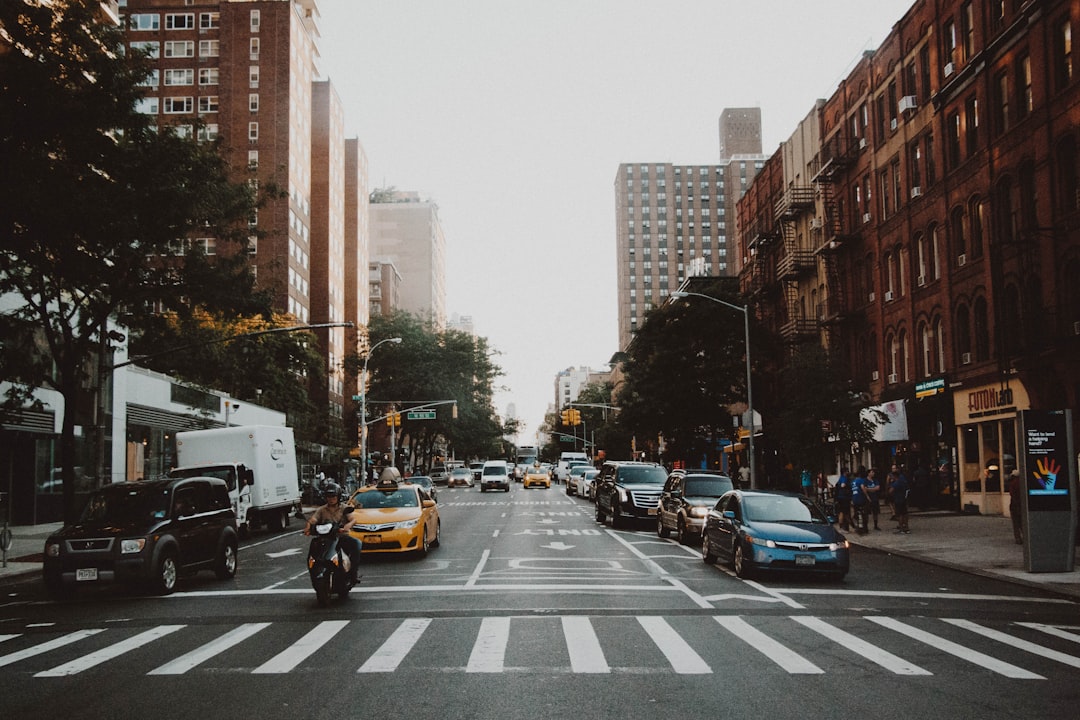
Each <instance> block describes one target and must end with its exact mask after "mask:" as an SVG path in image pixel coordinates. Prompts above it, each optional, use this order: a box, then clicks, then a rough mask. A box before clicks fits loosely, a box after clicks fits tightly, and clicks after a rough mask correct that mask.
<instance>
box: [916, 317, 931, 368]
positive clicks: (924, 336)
mask: <svg viewBox="0 0 1080 720" xmlns="http://www.w3.org/2000/svg"><path fill="white" fill-rule="evenodd" d="M919 374H920V375H921V376H922V377H924V378H927V377H930V376H931V375H933V374H934V338H933V336H932V335H931V334H930V326H929V325H928V324H927V323H926V322H925V321H924V322H920V323H919Z"/></svg>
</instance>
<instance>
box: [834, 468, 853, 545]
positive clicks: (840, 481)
mask: <svg viewBox="0 0 1080 720" xmlns="http://www.w3.org/2000/svg"><path fill="white" fill-rule="evenodd" d="M833 499H834V500H835V501H836V519H837V521H838V522H839V523H840V529H841V530H848V529H849V524H850V522H851V481H850V480H848V476H847V468H846V467H845V468H840V477H838V478H837V479H836V485H834V486H833Z"/></svg>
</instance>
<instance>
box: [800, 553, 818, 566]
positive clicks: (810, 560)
mask: <svg viewBox="0 0 1080 720" xmlns="http://www.w3.org/2000/svg"><path fill="white" fill-rule="evenodd" d="M816 562H817V560H816V559H815V558H814V556H813V555H796V556H795V565H796V566H798V567H808V566H810V565H813V564H814V563H816Z"/></svg>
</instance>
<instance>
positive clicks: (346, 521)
mask: <svg viewBox="0 0 1080 720" xmlns="http://www.w3.org/2000/svg"><path fill="white" fill-rule="evenodd" d="M323 496H324V497H325V498H326V504H325V505H322V506H320V507H319V508H317V509H316V510H315V512H313V513H311V517H309V518H308V521H307V525H305V526H304V534H305V535H311V528H313V527H314V526H316V525H318V524H319V523H324V522H333V523H337V524H338V535H339V537H338V543H339V544H340V545H341V547H342V548H343V549H344V550H345V553H346V554H347V555H348V556H349V564H350V565H351V566H352V567H351V569H350V570H349V582H351V583H353V584H354V585H355V584H356V572H357V570H358V569H359V567H360V548H361V545H360V541H359V540H358V539H357V538H354V537H353V536H352V535H350V534H349V529H350V528H351V527H352V526H353V525H354V524H355V523H356V520H355V519H353V517H352V513H351V511H350V510H349V508H348V507H347V506H345V505H342V504H341V488H340V487H338V485H337V483H329V484H327V485H326V486H325V487H324V488H323Z"/></svg>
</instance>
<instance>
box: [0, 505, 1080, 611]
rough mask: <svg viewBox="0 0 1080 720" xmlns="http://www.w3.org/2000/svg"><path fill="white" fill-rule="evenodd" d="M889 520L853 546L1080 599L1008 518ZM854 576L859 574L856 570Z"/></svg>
mask: <svg viewBox="0 0 1080 720" xmlns="http://www.w3.org/2000/svg"><path fill="white" fill-rule="evenodd" d="M888 517H889V516H888V514H887V513H883V514H882V516H881V528H882V529H881V530H879V531H875V530H870V532H868V533H867V534H865V535H859V534H857V533H854V532H850V533H845V534H846V535H847V536H848V539H850V540H851V542H852V543H854V544H856V545H861V546H863V547H868V548H874V549H875V550H881V551H883V552H888V553H893V554H895V555H901V556H904V557H910V558H913V559H915V560H920V561H922V562H927V563H932V564H935V565H941V566H943V567H948V568H952V569H954V570H961V571H964V572H969V573H973V574H976V575H982V576H985V577H990V578H994V579H996V580H1004V581H1007V582H1013V583H1016V584H1018V585H1026V586H1028V587H1034V588H1039V589H1041V590H1046V591H1048V592H1053V593H1059V594H1061V595H1066V596H1069V597H1073V598H1076V599H1077V600H1080V565H1078V566H1077V567H1078V569H1074V570H1073V571H1072V572H1063V573H1029V572H1026V571H1025V570H1024V549H1023V547H1021V546H1020V545H1017V544H1016V543H1015V542H1013V534H1012V522H1011V521H1010V520H1009V519H1008V518H1005V517H1001V516H994V515H967V514H960V513H955V512H916V513H912V514H911V521H910V523H909V525H910V527H911V534H910V535H900V534H897V533H894V532H893V529H894V528H895V527H896V523H895V522H890V521H889V520H888V519H887V518H888ZM59 527H61V523H51V524H48V525H30V526H14V527H12V528H11V532H12V547H11V550H10V551H8V555H7V558H8V560H7V567H0V580H3V579H4V578H7V577H11V576H15V575H23V574H27V573H40V572H41V553H42V551H43V549H44V545H45V538H47V537H48V536H49V534H50V533H52V532H53V531H55V530H56V529H58V528H59ZM853 572H854V573H857V572H858V567H857V566H856V567H854V568H853Z"/></svg>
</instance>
